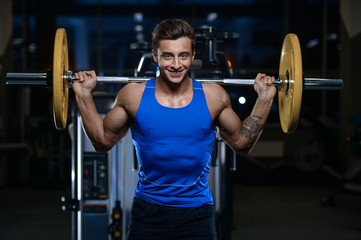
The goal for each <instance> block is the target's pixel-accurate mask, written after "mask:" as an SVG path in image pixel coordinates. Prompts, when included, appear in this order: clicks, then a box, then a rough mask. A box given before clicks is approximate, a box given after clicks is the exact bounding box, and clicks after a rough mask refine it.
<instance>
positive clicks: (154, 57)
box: [152, 49, 158, 64]
mask: <svg viewBox="0 0 361 240" xmlns="http://www.w3.org/2000/svg"><path fill="white" fill-rule="evenodd" d="M152 55H153V61H154V62H155V63H156V64H158V55H157V53H156V51H154V49H153V50H152Z"/></svg>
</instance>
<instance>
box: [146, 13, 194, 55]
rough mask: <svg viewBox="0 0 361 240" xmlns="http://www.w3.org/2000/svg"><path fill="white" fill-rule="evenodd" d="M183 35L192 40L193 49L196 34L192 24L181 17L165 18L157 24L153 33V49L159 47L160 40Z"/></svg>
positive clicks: (175, 38)
mask: <svg viewBox="0 0 361 240" xmlns="http://www.w3.org/2000/svg"><path fill="white" fill-rule="evenodd" d="M181 37H188V38H190V39H191V42H192V51H194V50H195V47H196V35H195V33H194V29H193V28H192V27H191V25H190V24H189V23H188V22H186V21H184V20H180V19H165V20H163V21H161V22H160V23H159V24H158V25H157V26H155V28H154V31H153V33H152V44H153V49H154V50H157V49H158V48H159V41H160V40H164V39H169V40H177V39H179V38H181Z"/></svg>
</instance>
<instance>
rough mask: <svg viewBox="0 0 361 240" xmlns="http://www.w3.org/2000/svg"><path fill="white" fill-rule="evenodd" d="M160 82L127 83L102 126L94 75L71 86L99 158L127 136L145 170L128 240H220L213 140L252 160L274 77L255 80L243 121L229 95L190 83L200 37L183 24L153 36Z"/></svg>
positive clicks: (163, 26) (161, 27) (172, 22)
mask: <svg viewBox="0 0 361 240" xmlns="http://www.w3.org/2000/svg"><path fill="white" fill-rule="evenodd" d="M152 43H153V51H152V53H153V57H154V61H155V62H156V63H157V64H158V67H159V76H158V77H156V78H153V79H150V80H148V81H147V82H144V83H130V84H127V85H126V86H124V87H123V88H122V89H121V90H120V91H119V93H118V95H117V97H116V100H115V105H114V107H113V108H112V109H111V110H110V111H109V113H108V114H107V115H106V117H105V118H104V119H103V118H102V117H101V116H100V115H99V114H98V113H97V110H96V108H95V105H94V102H93V99H92V94H91V91H92V89H93V88H94V87H95V85H96V84H97V79H96V74H95V72H94V71H84V72H79V73H76V74H75V76H76V77H77V78H78V79H79V80H80V81H78V82H76V83H73V90H74V92H75V97H76V102H77V105H78V108H79V112H80V115H81V117H82V121H83V125H84V129H85V131H86V133H87V135H88V137H89V139H90V141H91V142H92V144H93V146H94V148H95V149H96V151H101V152H106V151H109V150H110V149H111V148H112V147H113V146H114V145H115V144H116V143H117V142H118V141H119V140H120V139H121V138H122V137H124V136H125V135H126V133H127V131H128V130H129V129H131V132H132V138H133V142H134V145H135V148H136V152H137V157H138V160H139V164H140V169H139V174H138V176H139V181H138V185H137V187H136V190H135V197H134V201H133V206H132V216H131V218H132V220H131V225H130V230H129V236H128V238H129V239H137V240H143V239H146V240H149V239H157V240H159V239H166V240H170V239H182V240H185V239H206V240H210V239H216V231H215V225H214V218H213V208H212V204H213V200H212V196H211V192H210V189H209V187H208V173H209V169H210V162H211V153H212V149H213V140H214V134H215V131H216V130H217V132H218V134H219V136H220V137H221V138H222V139H223V140H224V141H225V142H226V143H227V144H228V145H229V146H230V147H231V148H232V149H233V150H234V151H235V152H237V153H238V154H242V153H247V152H248V151H249V150H250V149H251V148H252V146H253V145H254V143H255V142H256V140H257V138H258V137H259V135H260V134H261V132H262V129H263V128H264V126H265V124H266V120H267V117H268V114H269V112H270V109H271V106H272V102H273V98H274V96H275V94H276V88H275V87H274V86H272V84H271V83H272V81H274V77H270V76H266V75H265V74H258V75H257V77H256V79H255V85H254V89H255V91H256V92H257V93H258V98H257V100H256V103H255V105H254V107H253V110H252V113H251V114H250V116H249V117H248V118H246V119H245V120H244V121H241V120H240V119H239V118H238V116H237V114H236V113H235V112H234V111H233V110H232V106H231V101H230V98H229V96H228V94H227V92H226V91H225V90H224V89H223V88H222V87H221V86H219V85H217V84H201V83H200V82H197V81H195V80H194V79H191V78H190V77H189V76H188V73H189V70H190V66H191V62H192V60H193V59H194V55H195V34H194V30H193V29H192V27H191V26H190V25H189V24H188V23H187V22H185V21H182V20H177V19H167V20H164V21H162V22H161V23H160V24H158V25H157V26H156V27H155V29H154V32H153V36H152Z"/></svg>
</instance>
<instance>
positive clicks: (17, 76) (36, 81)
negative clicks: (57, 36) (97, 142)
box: [6, 71, 343, 90]
mask: <svg viewBox="0 0 361 240" xmlns="http://www.w3.org/2000/svg"><path fill="white" fill-rule="evenodd" d="M64 78H67V79H68V86H69V87H71V83H72V82H75V81H77V80H78V79H77V78H75V77H74V76H73V72H72V71H69V73H68V76H64ZM150 78H151V77H119V76H114V77H113V76H97V81H98V82H99V83H116V84H127V83H136V82H145V81H148V80H149V79H150ZM303 80H304V83H303V89H304V90H342V88H343V81H342V79H330V78H304V79H303ZM196 81H199V82H203V83H216V84H224V85H235V86H253V85H254V81H255V80H254V79H246V78H217V79H212V78H199V79H196ZM287 81H293V80H292V79H291V80H282V78H281V77H278V78H277V79H276V80H275V81H274V82H273V85H274V86H276V87H280V86H281V85H282V84H283V82H285V84H287ZM6 84H8V85H42V86H46V87H47V88H51V87H52V86H51V85H52V84H51V74H49V72H47V73H7V74H6Z"/></svg>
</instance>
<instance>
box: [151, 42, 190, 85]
mask: <svg viewBox="0 0 361 240" xmlns="http://www.w3.org/2000/svg"><path fill="white" fill-rule="evenodd" d="M152 53H153V58H154V61H155V62H156V63H158V67H159V72H160V77H161V78H162V79H163V80H165V81H170V82H173V83H180V82H181V81H182V80H183V79H185V78H187V77H188V72H189V70H190V66H191V62H192V60H193V59H194V53H195V52H194V51H192V43H191V40H190V39H189V38H188V37H182V38H179V39H177V40H160V41H159V48H158V49H157V50H156V52H155V51H154V50H153V51H152Z"/></svg>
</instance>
